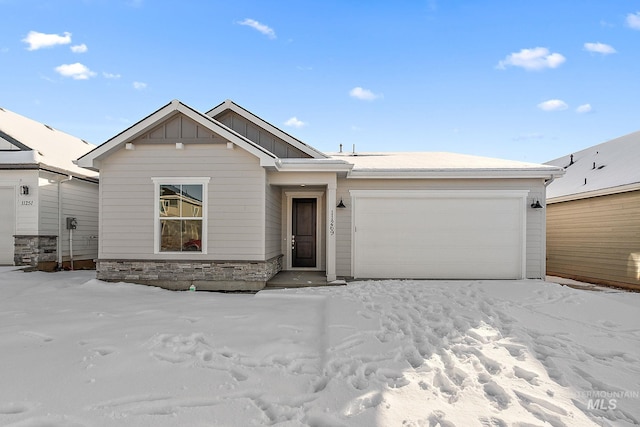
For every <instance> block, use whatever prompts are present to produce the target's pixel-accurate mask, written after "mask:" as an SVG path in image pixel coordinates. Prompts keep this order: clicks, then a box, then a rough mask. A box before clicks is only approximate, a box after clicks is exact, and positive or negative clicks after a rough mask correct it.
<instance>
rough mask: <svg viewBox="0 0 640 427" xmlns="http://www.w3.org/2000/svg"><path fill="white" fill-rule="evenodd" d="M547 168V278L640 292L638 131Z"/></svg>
mask: <svg viewBox="0 0 640 427" xmlns="http://www.w3.org/2000/svg"><path fill="white" fill-rule="evenodd" d="M549 164H552V165H555V166H562V167H564V168H565V169H566V175H565V177H564V178H562V179H561V180H559V181H557V182H554V183H552V184H551V185H550V186H549V188H548V191H549V192H548V197H549V199H548V200H547V273H548V274H549V275H553V276H560V277H565V278H570V279H574V280H580V281H585V282H589V283H598V284H605V285H612V286H620V287H626V288H633V289H640V168H638V164H640V132H635V133H632V134H629V135H626V136H623V137H620V138H616V139H613V140H611V141H608V142H605V143H602V144H599V145H595V146H593V147H589V148H587V149H584V150H582V151H579V152H576V153H573V154H570V155H567V156H564V157H561V158H559V159H556V160H553V161H551V162H549Z"/></svg>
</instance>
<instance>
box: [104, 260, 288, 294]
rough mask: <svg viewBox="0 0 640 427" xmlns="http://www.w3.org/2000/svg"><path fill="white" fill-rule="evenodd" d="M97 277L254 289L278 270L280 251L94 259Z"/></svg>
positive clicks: (181, 287)
mask: <svg viewBox="0 0 640 427" xmlns="http://www.w3.org/2000/svg"><path fill="white" fill-rule="evenodd" d="M96 270H97V274H96V276H97V278H98V279H99V280H104V281H107V282H119V281H122V282H130V283H138V284H143V285H152V286H159V287H161V288H165V289H173V290H186V289H189V287H190V286H191V285H194V286H195V287H196V289H197V290H208V291H241V290H246V291H254V290H260V289H262V288H264V287H265V285H266V283H267V281H268V280H269V279H271V278H272V277H273V276H275V275H276V274H277V273H278V272H279V271H280V270H282V255H279V256H277V257H274V258H271V259H270V260H267V261H195V260H188V261H182V260H112V259H106V260H98V262H97V266H96Z"/></svg>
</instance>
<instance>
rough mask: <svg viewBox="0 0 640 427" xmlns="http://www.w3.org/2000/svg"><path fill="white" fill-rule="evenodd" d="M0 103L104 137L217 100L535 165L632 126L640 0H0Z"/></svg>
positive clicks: (636, 123) (366, 146)
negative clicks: (160, 112) (166, 111)
mask: <svg viewBox="0 0 640 427" xmlns="http://www.w3.org/2000/svg"><path fill="white" fill-rule="evenodd" d="M0 16H2V17H3V19H2V20H3V25H2V26H0V66H1V71H0V73H1V74H0V76H1V77H2V78H0V106H1V107H4V108H7V109H10V110H12V111H14V112H16V113H19V114H22V115H24V116H27V117H30V118H32V119H35V120H38V121H41V122H43V123H46V124H48V125H50V126H53V127H56V128H58V129H60V130H63V131H65V132H68V133H70V134H72V135H75V136H78V137H80V138H83V139H85V140H88V141H90V142H92V143H94V144H100V143H102V142H104V141H105V140H107V139H109V138H110V137H112V136H114V135H115V134H117V133H119V132H121V131H122V130H124V129H125V128H127V127H128V126H130V125H132V124H134V123H135V122H137V121H138V120H140V119H142V118H143V117H145V116H147V115H148V114H150V113H151V112H153V111H155V110H156V109H158V108H160V107H161V106H163V105H165V104H166V103H168V102H169V101H171V100H172V99H179V100H181V101H183V102H184V103H186V104H188V105H190V106H191V107H193V108H195V109H197V110H200V111H203V112H204V111H207V110H208V109H210V108H211V107H213V106H215V105H217V104H218V103H220V102H222V101H223V100H225V99H227V98H229V99H232V100H234V101H235V102H237V103H238V104H240V105H242V106H243V107H245V108H247V109H248V110H250V111H252V112H254V113H256V114H257V115H259V116H260V117H262V118H263V119H265V120H267V121H269V122H271V123H273V124H274V125H276V126H278V127H280V128H281V129H283V130H285V131H287V132H289V133H290V134H292V135H294V136H296V137H298V138H300V139H302V140H303V141H305V142H307V143H309V144H311V145H313V146H315V147H316V148H318V149H320V150H323V151H337V149H338V145H339V144H340V143H342V144H344V146H345V147H347V148H349V149H351V147H352V144H355V145H356V150H357V151H450V152H459V153H466V154H475V155H481V156H489V157H500V158H506V159H513V160H523V161H531V162H544V161H548V160H551V159H554V158H557V157H560V156H562V155H565V154H569V153H571V152H572V151H578V150H580V149H582V148H586V147H588V146H591V145H594V144H597V143H600V142H604V141H606V140H609V139H612V138H615V137H618V136H622V135H624V134H627V133H630V132H634V131H637V130H640V120H638V119H639V118H640V79H639V76H640V0H639V1H631V0H607V1H602V0H539V1H514V0H487V1H476V0H473V1H472V0H467V1H456V0H449V1H445V0H424V1H410V0H403V1H390V0H389V1H381V0H380V1H379V0H371V1H364V0H358V1H356V0H330V1H322V2H320V1H305V0H280V1H265V0H253V1H245V0H234V1H232V2H229V1H196V0H185V1H180V2H178V1H164V0H156V1H152V0H49V1H35V0H0Z"/></svg>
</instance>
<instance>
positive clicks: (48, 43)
mask: <svg viewBox="0 0 640 427" xmlns="http://www.w3.org/2000/svg"><path fill="white" fill-rule="evenodd" d="M22 41H23V42H25V43H27V44H28V45H29V47H27V50H38V49H42V48H43V47H53V46H57V45H61V44H69V43H71V33H67V32H65V33H64V34H63V35H58V34H45V33H39V32H37V31H29V34H27V37H25V38H23V39H22Z"/></svg>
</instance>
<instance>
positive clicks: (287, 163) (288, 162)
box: [275, 159, 353, 172]
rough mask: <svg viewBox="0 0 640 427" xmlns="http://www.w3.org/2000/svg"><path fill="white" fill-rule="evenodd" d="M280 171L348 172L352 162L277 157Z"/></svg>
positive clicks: (277, 165)
mask: <svg viewBox="0 0 640 427" xmlns="http://www.w3.org/2000/svg"><path fill="white" fill-rule="evenodd" d="M275 166H276V169H277V170H278V171H280V172H349V171H350V170H351V169H352V168H353V164H351V163H348V162H345V161H342V160H338V161H336V160H334V159H278V160H277V161H276V164H275Z"/></svg>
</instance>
